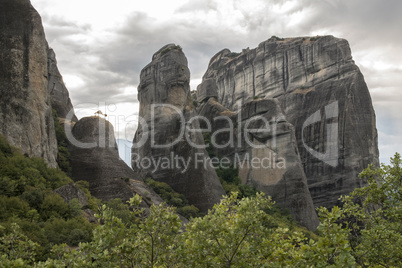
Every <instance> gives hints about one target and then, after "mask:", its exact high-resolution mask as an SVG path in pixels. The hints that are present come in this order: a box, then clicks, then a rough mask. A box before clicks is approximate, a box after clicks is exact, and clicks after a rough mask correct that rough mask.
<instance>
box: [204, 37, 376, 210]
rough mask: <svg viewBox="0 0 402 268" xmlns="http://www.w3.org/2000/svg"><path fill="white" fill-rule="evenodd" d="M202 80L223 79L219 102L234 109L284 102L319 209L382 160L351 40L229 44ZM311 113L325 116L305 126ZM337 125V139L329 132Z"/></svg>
mask: <svg viewBox="0 0 402 268" xmlns="http://www.w3.org/2000/svg"><path fill="white" fill-rule="evenodd" d="M203 79H204V80H207V79H214V80H215V81H216V84H217V88H218V89H217V91H218V101H219V102H220V103H221V104H222V105H223V106H225V107H227V108H228V109H230V110H233V111H235V110H237V109H238V108H239V107H241V106H242V105H243V104H244V103H246V102H248V101H250V100H252V99H254V98H275V99H278V100H279V102H280V105H281V108H282V110H283V113H284V115H285V116H286V120H287V121H288V122H289V123H290V124H292V125H293V126H294V127H295V134H296V140H297V147H298V152H299V154H300V158H301V161H302V164H303V168H304V171H305V173H306V176H307V181H308V185H309V188H310V192H311V195H312V197H313V201H314V205H315V206H327V207H332V206H334V205H337V204H339V202H338V198H339V197H340V196H341V195H344V194H348V193H349V192H351V191H353V189H355V188H356V187H360V186H361V181H360V180H359V179H358V177H357V175H358V173H359V172H360V171H362V170H363V169H364V168H365V167H367V165H368V164H370V163H373V164H374V165H378V145H377V130H376V123H375V113H374V110H373V107H372V103H371V97H370V94H369V91H368V89H367V85H366V83H365V82H364V78H363V75H362V74H361V72H360V70H359V68H358V67H357V66H356V65H355V63H354V61H353V59H352V56H351V51H350V47H349V44H348V42H347V41H346V40H344V39H338V38H335V37H333V36H322V37H314V38H309V37H304V38H302V37H300V38H286V39H278V38H271V39H269V40H267V41H265V42H262V43H261V44H259V46H258V47H257V48H255V49H247V50H243V52H242V53H239V54H235V53H231V52H230V51H229V50H228V49H225V50H223V51H221V52H219V53H218V54H216V55H215V56H214V57H213V58H212V59H211V61H210V63H209V67H208V70H207V71H206V73H205V75H204V77H203ZM330 108H331V109H333V112H334V113H335V115H334V114H331V112H329V114H327V116H331V117H332V116H334V117H333V118H326V116H325V114H326V110H325V109H327V110H330ZM317 111H318V113H317ZM320 111H321V113H320ZM312 115H316V117H319V119H318V121H317V122H315V123H312V124H310V125H304V124H305V122H308V121H307V120H308V119H309V118H310V117H311V116H312ZM310 119H311V118H310ZM314 119H316V118H314ZM328 120H332V121H331V122H327V121H328ZM313 121H314V120H313ZM311 122H312V121H311ZM331 124H332V126H333V127H334V128H332V130H334V132H333V133H332V134H333V135H332V136H331V135H329V134H328V133H327V131H328V130H329V129H328V126H330V125H331ZM336 126H337V128H338V131H336V129H335V127H336ZM302 134H303V136H302ZM336 136H337V137H338V138H337V139H336ZM333 137H335V138H334V140H332V139H331V138H333ZM327 145H328V146H327ZM308 148H310V149H308ZM331 148H332V149H333V150H332V149H331ZM312 151H316V152H317V154H316V155H315V156H313V155H312V154H311V152H312ZM330 152H332V153H333V154H330V155H329V156H328V157H325V154H326V153H327V154H328V153H330ZM318 153H320V154H321V156H320V155H319V154H318ZM336 154H337V155H336ZM317 156H318V158H317ZM322 159H326V161H322Z"/></svg>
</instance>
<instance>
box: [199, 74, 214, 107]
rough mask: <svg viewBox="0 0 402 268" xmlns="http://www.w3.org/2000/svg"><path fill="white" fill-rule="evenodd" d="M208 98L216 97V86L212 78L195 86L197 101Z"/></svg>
mask: <svg viewBox="0 0 402 268" xmlns="http://www.w3.org/2000/svg"><path fill="white" fill-rule="evenodd" d="M209 98H216V99H217V98H218V87H217V86H216V83H215V80H214V79H206V80H205V81H203V82H202V83H201V84H200V85H199V86H198V87H197V101H198V102H203V101H206V100H208V99H209Z"/></svg>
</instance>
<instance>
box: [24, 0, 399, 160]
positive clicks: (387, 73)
mask: <svg viewBox="0 0 402 268" xmlns="http://www.w3.org/2000/svg"><path fill="white" fill-rule="evenodd" d="M31 2H32V4H33V6H34V7H35V8H36V9H37V10H38V12H39V13H40V15H41V16H42V20H43V25H44V28H45V32H46V37H47V40H48V42H49V45H50V46H51V47H52V48H53V49H54V50H55V52H56V55H57V60H58V66H59V69H60V72H61V73H62V75H63V77H64V81H65V83H66V85H67V88H68V89H69V91H70V96H71V99H72V102H73V105H74V107H75V109H76V113H77V115H78V116H79V117H83V116H88V115H92V114H93V113H94V112H95V111H96V110H97V107H95V106H97V105H98V103H99V102H100V103H104V104H102V105H101V106H102V107H101V108H102V110H103V111H104V112H106V113H107V114H109V118H108V119H109V120H110V121H111V122H112V123H113V124H114V126H115V130H116V132H117V133H118V136H119V138H121V139H127V140H132V139H133V136H134V131H135V129H136V121H137V114H138V109H139V105H138V101H137V89H136V86H137V85H138V83H139V73H140V71H141V69H142V68H143V67H144V66H145V65H146V64H147V63H149V62H150V61H151V57H152V54H153V53H154V52H156V51H157V50H158V49H159V48H160V47H162V46H163V45H165V44H167V43H176V44H179V45H180V46H181V47H182V48H183V51H184V53H185V54H186V56H187V58H188V61H189V68H190V70H191V79H192V82H191V88H192V89H195V88H196V86H197V85H198V84H199V83H200V81H201V77H202V75H203V74H204V72H205V71H206V68H207V66H208V62H209V60H210V58H211V57H212V56H213V55H214V54H216V53H217V52H218V51H220V50H222V49H223V48H229V49H230V50H232V51H241V49H242V48H247V47H250V48H254V47H256V46H257V45H258V44H259V43H260V42H262V41H265V40H266V39H268V38H269V37H271V36H272V35H276V36H278V37H297V36H315V35H326V34H330V35H334V36H336V37H341V38H345V39H347V40H348V41H349V43H350V46H351V49H352V55H353V57H354V60H355V62H356V64H357V65H358V66H359V67H360V69H361V71H362V73H363V75H364V76H365V79H366V82H367V84H368V87H369V89H370V92H371V96H372V99H373V104H374V108H375V111H376V114H377V129H378V132H379V148H380V160H381V162H388V159H389V157H390V156H392V155H393V154H394V153H395V152H396V151H398V152H400V153H402V120H401V119H402V45H401V44H402V34H401V28H400V27H401V25H402V16H401V14H402V1H400V0H386V1H384V0H317V1H314V0H293V1H292V0H290V1H286V0H265V1H263V0H247V1H239V0H192V1H190V0H187V1H186V0H169V1H162V0H142V1H135V0H113V1H110V0H109V1H106V0H31Z"/></svg>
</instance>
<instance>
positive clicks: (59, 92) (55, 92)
mask: <svg viewBox="0 0 402 268" xmlns="http://www.w3.org/2000/svg"><path fill="white" fill-rule="evenodd" d="M47 66H48V73H49V74H48V89H49V93H50V98H51V101H52V108H53V109H55V110H56V112H57V115H58V116H59V117H60V118H64V119H67V120H68V121H72V122H77V121H78V119H77V117H76V116H75V113H74V107H73V105H72V103H71V100H70V94H69V92H68V90H67V88H66V86H65V84H64V81H63V77H62V76H61V74H60V72H59V68H58V67H57V61H56V54H55V53H54V51H53V49H49V51H48V61H47Z"/></svg>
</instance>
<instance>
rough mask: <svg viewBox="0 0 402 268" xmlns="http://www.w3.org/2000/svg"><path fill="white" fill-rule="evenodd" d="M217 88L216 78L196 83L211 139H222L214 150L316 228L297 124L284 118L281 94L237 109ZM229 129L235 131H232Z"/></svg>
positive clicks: (246, 181)
mask: <svg viewBox="0 0 402 268" xmlns="http://www.w3.org/2000/svg"><path fill="white" fill-rule="evenodd" d="M204 83H206V85H205V84H204ZM214 88H216V86H215V85H214V81H210V80H206V81H204V82H203V83H202V84H201V85H200V86H199V87H198V88H197V95H198V96H202V97H201V98H198V99H199V100H200V99H202V102H201V104H200V106H199V108H198V109H199V115H201V116H204V117H205V118H207V121H209V122H211V123H212V128H211V130H212V131H211V134H212V136H211V137H213V138H211V142H212V143H215V144H217V145H218V146H216V145H215V148H214V149H213V150H214V153H215V155H220V156H224V158H226V159H229V161H230V162H231V163H232V164H233V165H234V166H235V167H236V168H238V169H239V177H240V178H241V179H242V183H244V184H248V185H251V186H254V187H256V188H257V190H260V191H263V192H265V193H266V194H267V195H270V196H272V198H273V200H274V201H275V202H276V204H277V205H279V206H280V207H281V208H284V209H288V210H289V212H290V213H291V215H292V216H293V218H294V219H295V220H297V221H298V222H299V223H300V224H301V225H303V226H305V227H307V228H308V229H309V230H315V229H316V227H317V226H318V223H319V222H318V218H317V215H316V213H315V209H314V205H313V201H312V198H311V195H310V192H309V189H308V185H307V179H306V176H305V173H304V171H303V166H302V163H301V160H300V157H299V154H298V149H297V142H296V137H295V129H294V127H293V125H291V124H290V123H289V122H288V121H286V118H285V116H284V114H283V112H282V109H281V107H280V105H279V102H278V100H276V99H258V100H252V101H249V102H247V103H245V104H244V105H243V106H242V107H241V109H240V110H239V111H238V112H237V113H235V112H231V111H229V110H228V109H227V108H225V107H224V106H222V105H221V104H219V103H218V102H217V101H216V99H215V97H214V96H215V94H214V93H213V92H214ZM208 92H209V93H210V94H206V93H208ZM206 95H210V96H211V97H209V98H208V97H204V96H206ZM203 128H205V126H203ZM230 130H235V131H233V132H232V134H230V133H229V131H230ZM231 140H232V142H231ZM219 145H224V146H222V148H219V147H220V146H219Z"/></svg>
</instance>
